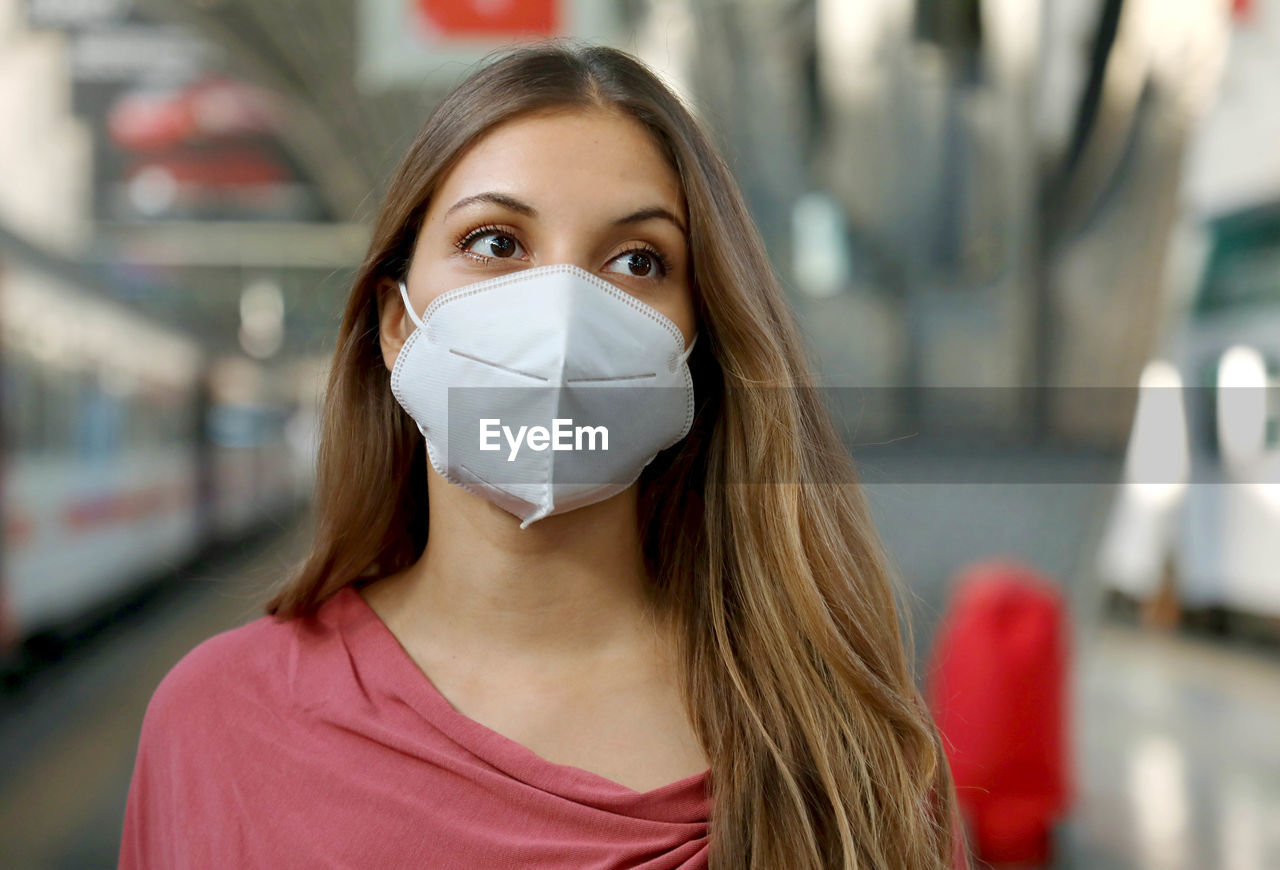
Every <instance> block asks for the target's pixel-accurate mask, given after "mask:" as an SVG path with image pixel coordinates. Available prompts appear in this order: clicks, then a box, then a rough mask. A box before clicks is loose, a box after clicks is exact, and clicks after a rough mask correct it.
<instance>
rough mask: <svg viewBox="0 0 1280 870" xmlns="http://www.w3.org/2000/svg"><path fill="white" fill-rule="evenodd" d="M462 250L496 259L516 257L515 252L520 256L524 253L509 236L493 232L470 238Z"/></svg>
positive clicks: (517, 243)
mask: <svg viewBox="0 0 1280 870" xmlns="http://www.w3.org/2000/svg"><path fill="white" fill-rule="evenodd" d="M462 249H463V250H464V251H467V252H468V253H472V254H480V255H482V256H486V257H497V258H499V259H505V258H507V257H514V256H518V255H519V254H518V253H517V252H519V253H521V254H522V253H523V252H524V249H523V248H521V247H520V243H519V242H517V241H516V240H515V239H513V238H512V237H511V236H510V235H509V234H507V233H495V232H488V233H482V234H480V235H476V236H472V237H471V238H470V239H468V240H467V241H466V242H465V243H464V245H463V247H462Z"/></svg>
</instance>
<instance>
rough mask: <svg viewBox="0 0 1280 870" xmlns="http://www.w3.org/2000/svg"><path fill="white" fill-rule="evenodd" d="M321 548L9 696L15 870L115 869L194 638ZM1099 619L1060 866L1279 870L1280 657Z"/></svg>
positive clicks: (245, 568) (295, 527)
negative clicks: (154, 719) (168, 677)
mask: <svg viewBox="0 0 1280 870" xmlns="http://www.w3.org/2000/svg"><path fill="white" fill-rule="evenodd" d="M308 544H309V540H308V539H307V537H306V528H305V520H304V519H303V518H299V519H297V520H295V521H291V522H290V523H289V524H288V525H286V526H284V527H283V528H280V529H279V530H277V531H276V532H274V533H273V534H269V535H266V536H264V537H262V538H260V539H259V540H258V541H257V542H256V543H254V544H253V545H251V546H246V547H244V548H242V549H241V550H239V551H238V552H236V553H235V554H232V555H229V556H226V557H224V558H222V559H221V560H220V561H219V562H218V563H217V564H211V565H209V566H206V568H205V569H203V571H202V572H201V573H200V574H199V575H198V576H195V577H190V578H187V579H185V580H183V581H182V588H181V589H180V590H178V591H176V592H170V593H166V594H164V595H162V596H159V597H158V599H157V600H155V601H153V602H152V603H151V604H150V605H149V606H147V607H145V608H140V609H139V611H138V612H137V613H136V614H133V615H132V616H130V617H129V618H127V619H125V620H122V621H121V623H120V624H119V625H118V626H114V627H112V628H111V629H109V630H107V631H105V632H103V633H102V634H100V635H99V636H97V637H95V638H94V639H92V640H91V641H90V642H88V643H86V644H85V645H84V646H83V648H81V649H79V650H77V651H75V652H74V653H73V654H71V655H69V656H68V657H67V658H65V659H64V660H62V661H61V662H58V663H56V664H52V665H50V666H48V667H46V668H44V669H43V670H42V671H40V672H39V673H37V674H34V675H32V677H31V678H30V679H29V680H28V681H26V682H25V683H24V684H23V685H22V686H20V687H19V689H18V690H17V691H16V692H13V693H10V694H7V695H5V696H4V697H3V698H0V856H3V858H2V860H0V864H2V865H3V866H4V867H5V868H8V870H27V868H31V870H35V868H41V870H44V868H57V870H88V868H99V867H101V868H107V867H114V866H115V864H116V856H117V854H118V849H119V836H120V827H121V823H122V818H123V813H124V806H125V799H126V795H127V788H128V783H129V777H130V774H131V772H132V765H133V760H134V753H135V751H136V747H137V739H138V729H139V726H140V723H141V721H142V716H143V712H144V711H145V709H146V704H147V701H148V700H149V698H150V695H151V692H152V691H153V690H154V688H155V686H156V685H157V684H158V682H159V681H160V679H161V678H162V677H163V676H164V674H165V673H166V672H167V671H168V669H169V668H170V667H171V666H172V665H173V664H174V663H175V662H176V661H177V660H178V659H179V658H181V657H182V655H184V654H185V653H186V652H187V651H188V650H189V649H191V648H192V647H193V646H194V645H195V644H197V643H199V642H200V641H201V640H203V639H204V638H206V637H208V636H210V635H212V634H214V633H216V632H219V631H222V630H224V629H227V628H231V627H234V626H236V625H240V624H243V623H244V622H247V621H249V620H251V619H253V618H256V617H257V616H258V615H259V612H258V610H257V603H258V601H259V600H260V597H261V590H262V589H263V588H264V587H265V585H266V584H268V583H270V582H272V581H273V580H275V579H276V578H278V577H279V576H280V575H281V573H282V572H284V571H285V570H287V568H288V566H289V565H291V564H292V563H293V562H294V561H295V560H296V559H298V558H300V557H301V555H302V554H303V553H304V552H305V548H306V546H308ZM924 594H925V596H926V597H927V596H928V595H929V594H935V595H936V594H937V592H936V590H934V591H933V592H932V593H929V592H926V593H924ZM1082 621H1083V622H1084V624H1083V625H1081V626H1078V631H1077V638H1078V640H1077V644H1078V649H1077V655H1076V658H1075V662H1074V665H1075V667H1074V677H1073V721H1074V730H1073V734H1072V742H1073V764H1074V769H1075V771H1076V780H1077V783H1076V784H1077V801H1076V803H1075V805H1074V808H1073V810H1072V813H1071V815H1070V816H1069V818H1068V819H1067V820H1066V821H1065V822H1064V824H1063V825H1062V826H1061V828H1060V835H1059V839H1058V849H1057V855H1056V858H1055V862H1054V865H1053V866H1054V867H1055V868H1080V870H1200V868H1204V870H1269V868H1280V652H1278V651H1276V650H1274V649H1269V648H1266V647H1257V646H1247V645H1244V644H1240V643H1233V642H1231V641H1218V640H1208V639H1201V638H1196V637H1190V636H1186V635H1182V634H1169V633H1164V634H1160V633H1153V632H1151V631H1149V630H1144V629H1141V628H1138V627H1136V626H1131V625H1123V624H1119V623H1116V622H1113V621H1110V620H1104V619H1101V618H1099V617H1095V616H1090V615H1086V616H1085V617H1084V618H1083V619H1082Z"/></svg>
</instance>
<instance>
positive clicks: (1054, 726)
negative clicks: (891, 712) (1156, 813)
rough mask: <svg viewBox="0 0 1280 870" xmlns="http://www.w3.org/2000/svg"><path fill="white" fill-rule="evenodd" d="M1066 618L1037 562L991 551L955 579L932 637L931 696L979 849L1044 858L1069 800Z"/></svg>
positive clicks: (993, 857) (1017, 859)
mask: <svg viewBox="0 0 1280 870" xmlns="http://www.w3.org/2000/svg"><path fill="white" fill-rule="evenodd" d="M1068 644H1069V641H1068V618H1067V610H1066V605H1065V602H1064V601H1063V598H1062V595H1061V593H1060V592H1059V591H1058V590H1057V588H1056V587H1055V586H1054V585H1053V584H1052V583H1051V582H1049V581H1048V580H1047V579H1045V578H1043V577H1041V576H1039V575H1038V574H1036V573H1035V572H1034V571H1033V570H1032V569H1031V568H1030V567H1029V566H1027V565H1024V564H1022V563H1020V562H1016V561H1011V560H993V561H988V562H981V563H978V564H975V565H972V566H970V567H969V568H968V569H966V570H965V571H964V572H963V573H962V574H961V575H960V576H959V577H958V578H957V580H956V583H955V586H954V587H953V590H952V598H951V602H950V605H949V607H948V610H947V613H946V615H945V616H944V618H943V621H942V625H941V627H940V628H939V631H938V635H937V639H936V641H935V644H934V654H933V661H932V662H931V667H930V673H929V692H928V693H929V704H930V706H931V707H932V709H933V715H934V719H935V721H936V722H937V724H938V729H939V730H940V731H941V732H942V737H943V744H944V745H945V747H946V750H947V758H948V760H949V761H950V763H951V772H952V776H953V777H954V778H955V782H956V791H957V795H958V798H959V802H960V807H961V810H962V812H963V813H964V815H965V817H966V819H967V821H968V824H969V828H970V833H971V837H972V841H973V842H972V844H971V845H972V848H973V851H974V854H975V855H976V856H977V857H979V858H981V859H982V860H984V861H988V862H991V863H992V864H1007V863H1025V864H1046V863H1048V861H1049V859H1050V856H1051V852H1052V842H1051V839H1052V838H1051V829H1052V827H1053V826H1054V824H1056V822H1057V821H1058V820H1059V818H1060V817H1061V816H1062V815H1063V813H1064V812H1065V811H1066V809H1067V806H1068V804H1069V802H1070V792H1071V785H1070V784H1069V774H1068V747H1067V734H1066V729H1067V685H1068V684H1067V679H1068V664H1069V661H1068V660H1069V653H1068Z"/></svg>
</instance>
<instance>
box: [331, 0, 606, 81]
mask: <svg viewBox="0 0 1280 870" xmlns="http://www.w3.org/2000/svg"><path fill="white" fill-rule="evenodd" d="M615 5H616V4H614V3H604V2H600V0H359V3H358V11H359V19H358V24H359V53H358V59H357V69H356V76H357V81H358V82H359V84H360V86H361V87H362V88H364V89H366V90H383V89H386V88H393V87H402V88H403V87H423V86H429V87H431V86H434V87H440V88H447V87H449V86H451V85H452V84H453V82H454V81H455V80H456V79H457V78H459V77H460V76H461V75H463V74H464V73H465V72H466V70H467V69H468V68H469V67H471V65H472V64H474V63H475V62H476V61H478V60H480V59H481V58H482V57H484V56H485V55H486V54H488V53H490V52H492V51H494V50H495V49H500V48H503V47H504V46H508V45H511V44H513V43H519V42H526V41H529V40H540V39H548V38H555V37H569V38H572V39H578V40H583V41H587V42H604V43H610V42H613V41H615V39H616V37H617V30H618V21H617V12H616V10H615V9H614V6H615Z"/></svg>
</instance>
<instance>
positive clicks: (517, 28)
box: [416, 0, 563, 38]
mask: <svg viewBox="0 0 1280 870" xmlns="http://www.w3.org/2000/svg"><path fill="white" fill-rule="evenodd" d="M561 2H563V0H417V4H416V5H417V9H418V15H419V16H421V17H422V18H423V19H424V20H425V21H426V22H427V23H428V24H429V26H430V27H431V29H432V31H434V32H435V33H437V34H439V35H441V36H456V37H464V38H465V37H485V36H524V35H538V36H557V35H559V32H560V4H561Z"/></svg>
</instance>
